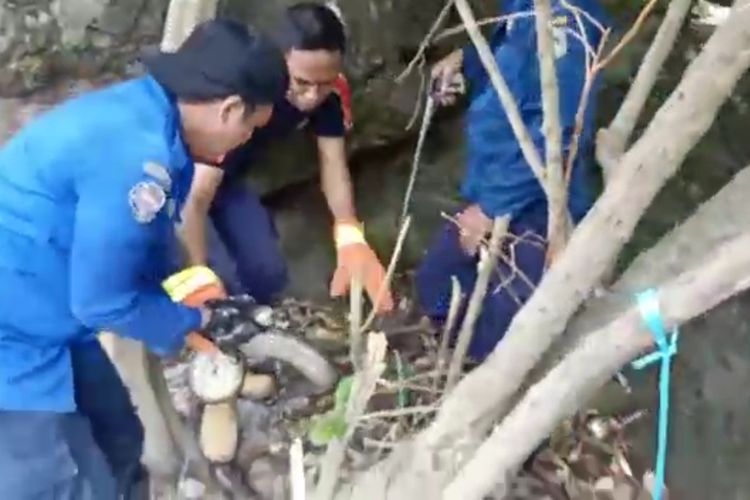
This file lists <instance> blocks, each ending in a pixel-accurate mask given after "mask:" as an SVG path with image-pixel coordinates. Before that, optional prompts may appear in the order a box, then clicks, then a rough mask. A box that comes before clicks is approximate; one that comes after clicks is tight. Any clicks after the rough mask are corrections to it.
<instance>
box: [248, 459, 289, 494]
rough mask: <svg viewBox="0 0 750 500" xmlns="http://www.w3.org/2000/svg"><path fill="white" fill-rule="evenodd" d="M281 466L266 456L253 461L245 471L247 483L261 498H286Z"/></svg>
mask: <svg viewBox="0 0 750 500" xmlns="http://www.w3.org/2000/svg"><path fill="white" fill-rule="evenodd" d="M281 468H282V467H281V466H280V465H277V464H276V463H275V461H274V460H273V459H271V458H268V457H263V458H259V459H258V460H256V461H254V462H253V464H252V465H251V466H250V470H248V471H247V482H248V484H249V485H250V486H251V487H252V488H253V489H254V490H255V491H256V492H257V493H258V496H259V497H260V498H261V499H263V500H273V499H276V498H286V497H285V496H284V490H285V488H284V471H282V470H279V469H281Z"/></svg>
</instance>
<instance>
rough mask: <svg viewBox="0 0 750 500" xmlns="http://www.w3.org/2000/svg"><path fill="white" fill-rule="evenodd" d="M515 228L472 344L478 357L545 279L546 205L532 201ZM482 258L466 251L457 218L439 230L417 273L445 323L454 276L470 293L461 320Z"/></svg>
mask: <svg viewBox="0 0 750 500" xmlns="http://www.w3.org/2000/svg"><path fill="white" fill-rule="evenodd" d="M509 233H510V236H509V237H506V238H505V239H504V242H503V246H502V250H501V257H500V258H499V259H498V260H499V261H498V263H497V267H496V271H495V272H494V273H493V275H492V278H491V279H490V285H489V287H488V290H487V295H486V297H485V299H484V303H483V306H482V312H481V314H480V316H479V318H478V321H477V323H476V328H475V331H474V336H473V337H472V342H471V344H470V346H469V356H470V357H471V358H473V359H474V360H476V361H482V360H483V359H484V358H485V357H486V356H487V355H488V354H489V353H490V352H492V350H493V349H494V348H495V345H497V343H498V342H499V341H500V340H501V339H502V338H503V335H505V331H506V330H507V328H508V325H509V324H510V322H511V320H512V319H513V316H515V314H516V312H518V310H519V309H520V308H521V306H522V305H523V304H524V303H525V302H526V300H528V298H529V297H530V296H531V293H532V291H533V290H534V288H535V287H536V285H537V284H538V283H539V281H540V280H541V277H542V273H543V271H544V260H545V254H546V248H547V247H546V241H545V238H546V233H547V209H546V205H540V206H536V207H532V208H531V209H529V210H527V211H525V212H524V213H521V214H519V215H518V216H516V218H515V219H514V220H513V221H512V222H511V223H510V226H509ZM477 264H478V257H470V256H468V255H466V253H465V252H464V251H463V249H462V248H461V245H460V243H459V235H458V228H457V227H456V226H455V224H453V223H452V222H449V223H448V224H446V225H445V226H444V227H443V228H442V230H441V231H440V232H439V233H438V234H437V235H436V237H435V239H434V241H433V242H432V244H431V246H430V248H429V249H428V251H427V254H426V255H425V258H424V260H423V261H422V263H421V264H420V266H419V268H418V269H417V274H416V285H417V293H418V296H419V301H420V305H421V307H422V309H423V311H424V313H425V314H426V315H427V316H429V317H430V318H431V319H432V320H433V321H434V322H435V323H437V324H438V325H442V324H443V323H444V322H445V320H446V319H447V316H448V309H449V307H450V299H451V276H455V277H456V278H457V279H458V281H459V283H460V284H461V290H462V292H463V294H464V296H465V298H464V300H463V302H462V305H461V309H460V310H459V311H460V314H459V318H458V320H459V321H458V322H457V325H460V324H461V321H462V320H463V316H464V313H465V310H466V306H467V305H468V300H469V298H470V296H471V292H472V290H473V289H474V284H475V283H476V279H477ZM458 329H459V328H458V326H457V327H456V330H458ZM454 334H455V331H454Z"/></svg>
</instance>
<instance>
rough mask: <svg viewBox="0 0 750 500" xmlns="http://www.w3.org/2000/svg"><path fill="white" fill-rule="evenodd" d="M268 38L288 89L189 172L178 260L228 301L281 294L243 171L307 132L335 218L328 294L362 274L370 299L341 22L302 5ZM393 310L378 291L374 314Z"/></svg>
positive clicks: (376, 265)
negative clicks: (212, 275)
mask: <svg viewBox="0 0 750 500" xmlns="http://www.w3.org/2000/svg"><path fill="white" fill-rule="evenodd" d="M274 32H275V34H276V38H277V42H278V44H279V46H280V47H281V49H282V50H283V51H284V55H285V57H286V62H287V68H288V70H289V77H290V78H289V88H288V89H287V92H286V95H285V96H283V97H282V98H281V99H279V100H278V101H277V102H276V103H275V106H274V112H273V115H272V116H271V120H270V121H269V122H268V124H267V125H266V126H264V127H261V128H259V129H258V130H256V132H255V134H254V135H253V137H252V138H251V139H250V140H249V141H247V142H246V143H245V144H243V145H242V146H241V147H239V148H237V149H236V150H234V151H232V152H231V153H230V154H228V155H227V156H226V158H224V159H223V161H221V162H218V163H217V164H206V165H197V166H196V173H195V179H194V182H193V186H192V190H191V193H190V196H189V198H188V202H187V204H186V206H185V210H184V213H183V217H184V223H183V225H182V231H181V233H182V241H183V244H184V248H185V250H186V252H185V253H186V256H185V257H186V260H187V262H188V263H189V264H192V265H208V266H209V267H211V268H212V269H213V270H214V271H216V273H217V274H218V275H219V277H220V278H221V279H222V281H223V282H224V286H225V288H226V289H227V291H228V292H229V293H230V294H242V293H247V294H250V295H252V296H253V297H254V298H255V299H256V300H258V301H259V302H261V303H269V302H271V301H273V300H274V299H275V298H278V297H279V296H280V294H281V293H282V292H283V290H284V288H285V287H286V285H287V283H288V279H289V277H288V275H287V266H286V262H285V259H284V256H283V254H282V252H281V248H280V245H279V235H278V234H277V232H276V228H275V227H274V223H273V218H272V216H271V214H270V213H269V212H268V211H267V210H266V208H265V207H264V206H263V204H262V203H261V200H260V198H259V196H258V194H257V193H256V192H255V191H253V189H252V188H251V187H250V186H248V185H247V183H246V182H245V177H246V174H247V170H248V169H249V168H273V166H272V165H263V166H261V165H259V155H260V154H261V153H262V151H263V150H264V149H266V148H267V146H268V145H269V143H271V142H273V141H279V140H283V138H285V137H287V136H289V134H291V133H292V132H293V131H295V130H297V129H302V128H307V129H309V131H310V132H311V133H312V134H313V135H314V136H315V138H316V142H317V147H318V158H319V163H320V178H321V188H322V191H323V194H324V195H325V198H326V201H327V203H328V207H329V208H330V211H331V215H332V218H333V231H332V232H333V240H334V244H335V247H336V257H337V259H336V260H337V266H336V270H335V272H334V275H333V279H332V280H331V286H330V291H331V295H332V296H341V295H343V294H345V293H346V292H347V291H348V288H349V282H350V279H351V276H352V275H353V274H355V273H361V275H362V280H363V285H364V289H365V291H366V292H367V294H368V295H369V297H370V299H371V300H374V299H375V297H376V296H377V294H378V291H379V289H380V287H381V286H382V285H384V284H385V269H384V267H383V265H382V264H381V262H380V260H379V259H378V257H377V255H375V252H374V251H373V250H372V248H371V247H370V246H369V245H368V244H367V241H366V240H365V236H364V229H363V225H362V223H361V222H360V221H359V220H358V217H357V212H356V209H355V203H354V195H353V192H352V184H351V179H350V175H349V168H348V165H347V158H346V148H345V143H344V136H345V132H346V130H347V125H348V124H350V114H351V111H350V107H349V101H350V95H349V87H348V84H347V83H346V79H345V78H344V77H343V75H342V65H343V55H344V51H345V45H346V39H345V33H344V26H343V23H342V22H341V20H340V18H339V15H338V13H337V12H335V11H334V10H333V9H332V8H331V7H329V6H327V5H323V4H319V3H315V2H301V3H298V4H295V5H292V6H291V7H289V8H288V9H286V10H285V12H284V15H283V16H282V20H281V23H279V25H278V26H277V27H276V29H275V31H274ZM392 307H393V300H392V298H391V294H390V291H389V290H388V289H386V290H385V292H384V293H383V295H382V300H381V302H380V307H379V310H380V311H387V310H390V309H391V308H392Z"/></svg>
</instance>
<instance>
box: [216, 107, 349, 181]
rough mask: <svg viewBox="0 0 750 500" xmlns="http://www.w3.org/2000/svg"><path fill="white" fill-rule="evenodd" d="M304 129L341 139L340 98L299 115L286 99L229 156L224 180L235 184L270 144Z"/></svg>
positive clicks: (318, 134) (341, 116) (341, 115)
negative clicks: (299, 129) (263, 123)
mask: <svg viewBox="0 0 750 500" xmlns="http://www.w3.org/2000/svg"><path fill="white" fill-rule="evenodd" d="M305 126H309V127H310V129H311V130H312V132H313V133H314V134H315V135H316V136H318V137H342V136H343V135H344V132H345V130H344V115H343V112H342V110H341V100H340V99H339V96H338V95H337V94H335V93H332V94H331V95H329V96H328V98H327V99H326V100H325V101H323V102H322V103H321V104H320V106H318V107H317V108H315V109H314V110H313V111H311V112H309V113H305V112H303V111H300V110H299V109H297V108H296V107H294V106H293V105H292V104H291V103H290V102H289V101H287V100H286V99H281V100H280V101H278V102H275V103H274V105H273V114H272V115H271V119H270V120H269V121H268V123H267V124H266V125H265V126H264V127H260V128H257V129H255V132H254V133H253V136H252V138H250V140H249V141H247V142H246V143H245V144H243V145H242V146H240V147H239V148H237V149H235V150H234V151H232V152H231V153H230V154H228V155H227V157H226V159H225V160H224V164H223V165H222V168H223V169H224V172H225V174H224V175H225V178H227V179H229V180H232V179H237V178H239V177H241V176H242V175H243V174H244V173H245V171H246V170H247V169H248V168H249V167H251V166H252V163H253V161H255V160H256V159H257V156H258V155H259V154H260V153H261V152H262V151H263V149H264V148H267V147H268V145H269V143H271V142H272V141H273V140H275V139H280V138H283V137H286V136H287V135H289V134H290V133H292V132H293V131H294V130H296V129H298V128H302V127H305Z"/></svg>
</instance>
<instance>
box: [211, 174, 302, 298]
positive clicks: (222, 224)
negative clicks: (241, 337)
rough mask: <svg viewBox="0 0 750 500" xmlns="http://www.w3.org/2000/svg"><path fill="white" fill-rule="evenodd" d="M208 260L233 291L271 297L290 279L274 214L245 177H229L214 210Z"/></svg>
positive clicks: (218, 193) (218, 194) (230, 291)
mask: <svg viewBox="0 0 750 500" xmlns="http://www.w3.org/2000/svg"><path fill="white" fill-rule="evenodd" d="M209 216H210V224H209V226H210V227H209V228H208V245H209V262H208V264H209V266H211V268H212V269H214V270H215V271H216V273H217V274H218V275H219V277H220V278H221V279H222V281H223V282H224V284H225V286H226V287H227V289H228V291H229V293H231V294H240V293H248V294H250V295H252V296H253V297H255V299H256V300H258V301H259V302H261V303H269V302H271V301H272V300H273V299H274V298H275V297H276V296H278V295H279V294H280V293H281V292H282V290H283V289H284V288H285V287H286V285H287V283H288V275H287V266H286V262H285V260H284V256H283V255H282V253H281V248H280V246H279V236H278V233H277V232H276V227H275V226H274V223H273V219H272V217H271V214H270V213H269V212H268V210H266V208H265V207H264V206H263V205H262V203H261V201H260V198H259V197H258V195H257V194H256V193H255V192H254V191H252V189H250V188H249V187H247V186H244V185H242V183H241V182H238V181H233V182H224V183H223V184H222V185H221V187H220V188H219V190H218V192H217V193H216V197H215V198H214V202H213V205H212V207H211V210H210V212H209Z"/></svg>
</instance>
